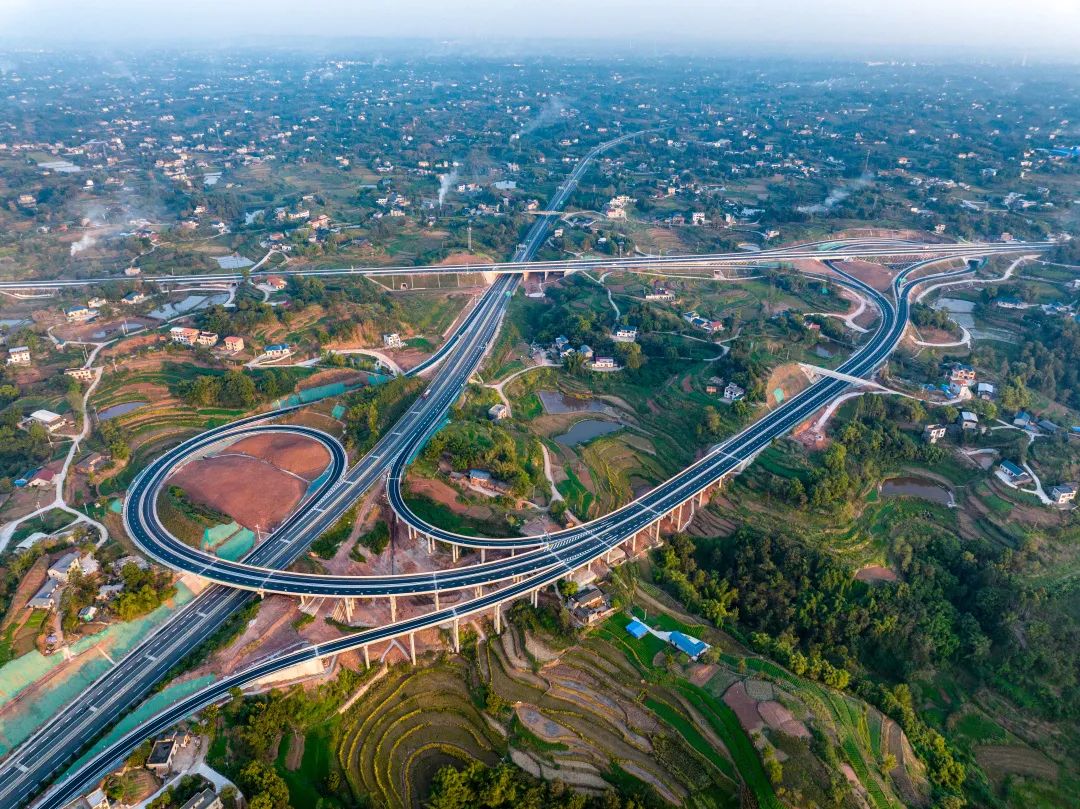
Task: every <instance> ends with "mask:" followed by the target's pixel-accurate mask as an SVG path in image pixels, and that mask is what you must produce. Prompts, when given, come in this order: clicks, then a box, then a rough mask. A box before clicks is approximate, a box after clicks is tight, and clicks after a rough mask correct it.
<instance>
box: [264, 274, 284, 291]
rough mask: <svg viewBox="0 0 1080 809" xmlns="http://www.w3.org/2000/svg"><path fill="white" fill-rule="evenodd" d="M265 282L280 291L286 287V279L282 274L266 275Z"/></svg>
mask: <svg viewBox="0 0 1080 809" xmlns="http://www.w3.org/2000/svg"><path fill="white" fill-rule="evenodd" d="M263 283H264V284H266V286H268V287H270V288H271V289H273V290H276V291H278V292H281V290H283V289H285V279H284V278H282V277H281V276H280V275H268V276H266V280H265V281H264V282H263Z"/></svg>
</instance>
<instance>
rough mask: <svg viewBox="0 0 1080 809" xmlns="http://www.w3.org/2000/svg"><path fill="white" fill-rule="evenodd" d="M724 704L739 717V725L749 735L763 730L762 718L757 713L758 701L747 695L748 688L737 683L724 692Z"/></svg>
mask: <svg viewBox="0 0 1080 809" xmlns="http://www.w3.org/2000/svg"><path fill="white" fill-rule="evenodd" d="M724 702H726V703H727V706H728V707H729V708H731V710H733V711H735V715H736V716H737V717H739V724H740V725H742V726H743V730H745V731H746V732H747V733H755V732H757V731H759V730H761V725H762V721H761V716H760V715H759V714H758V712H757V700H755V699H753V698H752V697H751V696H750V695H749V694H747V693H746V686H745V685H743V684H742V682H737V683H735V684H734V685H732V686H731V688H729V689H728V690H727V691H725V692H724Z"/></svg>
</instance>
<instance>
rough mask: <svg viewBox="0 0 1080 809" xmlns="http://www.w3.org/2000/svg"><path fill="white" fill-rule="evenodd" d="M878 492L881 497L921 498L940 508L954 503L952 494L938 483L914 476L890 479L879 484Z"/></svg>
mask: <svg viewBox="0 0 1080 809" xmlns="http://www.w3.org/2000/svg"><path fill="white" fill-rule="evenodd" d="M880 491H881V496H882V497H921V498H922V499H923V500H929V501H930V502H931V503H938V504H939V505H942V506H949V505H952V504H953V502H954V501H953V496H952V492H950V491H949V490H948V489H946V488H945V487H944V486H942V485H941V484H940V483H936V482H934V481H932V480H929V479H927V478H920V477H914V476H912V477H899V478H890V479H889V480H886V481H885V482H884V483H882V484H881V489H880Z"/></svg>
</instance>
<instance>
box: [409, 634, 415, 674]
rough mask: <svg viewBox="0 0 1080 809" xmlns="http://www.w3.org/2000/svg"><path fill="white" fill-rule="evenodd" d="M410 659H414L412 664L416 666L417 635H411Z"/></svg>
mask: <svg viewBox="0 0 1080 809" xmlns="http://www.w3.org/2000/svg"><path fill="white" fill-rule="evenodd" d="M409 657H410V658H412V664H413V665H414V666H415V665H416V633H415V632H410V633H409Z"/></svg>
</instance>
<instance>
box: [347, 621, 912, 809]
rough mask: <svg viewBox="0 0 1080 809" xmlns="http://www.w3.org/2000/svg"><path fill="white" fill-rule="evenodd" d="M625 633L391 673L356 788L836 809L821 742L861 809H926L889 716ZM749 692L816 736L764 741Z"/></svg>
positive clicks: (352, 720) (374, 709)
mask: <svg viewBox="0 0 1080 809" xmlns="http://www.w3.org/2000/svg"><path fill="white" fill-rule="evenodd" d="M659 617H660V616H656V615H655V614H654V615H653V618H652V620H653V622H654V623H655V622H656V620H657V619H658V618H659ZM663 617H664V618H668V616H663ZM669 620H671V621H674V619H669ZM625 623H626V618H625V617H624V616H621V615H620V616H615V617H613V618H612V619H610V620H609V621H607V622H606V623H604V624H602V625H600V626H599V627H597V628H596V629H594V630H593V631H591V632H590V633H588V634H586V635H584V636H583V637H582V638H581V639H580V640H579V642H577V643H576V644H573V645H571V646H569V647H567V648H565V649H563V650H562V651H559V652H555V651H553V650H552V649H551V648H550V647H551V644H552V641H553V639H552V638H546V637H535V636H532V635H526V634H525V633H523V631H522V629H521V628H520V627H519V626H516V625H514V624H511V625H510V626H508V627H507V629H506V631H504V632H503V633H502V634H501V635H499V636H491V637H488V638H487V639H484V640H481V641H480V642H479V643H477V644H476V645H475V646H469V645H466V648H465V653H464V654H463V655H460V656H447V655H442V656H440V657H438V658H437V659H435V660H434V661H433V662H431V663H429V665H427V666H424V667H421V668H417V669H413V668H410V667H407V666H398V667H396V668H392V669H390V670H389V671H388V673H387V674H386V675H385V676H383V677H382V678H381V679H379V680H378V681H377V682H375V683H374V684H373V685H371V686H370V688H369V689H368V690H367V691H366V692H364V693H363V694H362V695H361V696H360V697H359V698H358V699H356V700H355V702H354V703H353V704H352V705H351V706H350V707H349V709H348V710H347V711H345V713H344V715H343V716H342V718H341V719H342V721H341V723H340V730H339V731H337V732H336V733H335V741H334V742H333V743H334V744H335V745H336V758H337V764H338V766H339V767H340V769H341V771H342V772H343V773H344V775H345V779H346V781H347V783H348V786H349V788H350V789H351V791H352V792H353V794H354V796H356V797H357V798H359V797H360V796H365V795H366V796H370V799H371V801H372V803H373V805H378V806H387V807H416V806H420V805H421V804H422V801H423V799H424V796H425V795H426V794H427V791H428V788H429V786H430V783H431V780H432V778H433V776H434V774H435V772H436V771H437V770H438V769H439V768H440V767H442V766H444V765H446V764H458V765H460V764H462V763H465V762H468V761H472V760H479V761H483V762H486V763H488V764H491V763H493V762H495V761H498V760H500V759H504V758H507V757H508V758H510V759H511V760H512V761H513V762H514V763H516V764H517V765H518V766H519V767H521V768H522V769H524V770H526V771H528V772H530V773H532V774H533V775H535V776H538V777H542V778H545V779H556V778H557V779H559V780H561V781H563V782H565V783H567V784H568V785H571V786H572V787H574V788H575V789H578V790H581V791H584V792H591V793H593V794H599V793H602V792H603V791H605V790H607V789H609V788H612V787H617V788H619V789H621V790H627V789H631V790H637V791H639V792H651V793H653V794H654V795H656V796H658V797H659V798H661V799H663V800H665V801H667V802H669V803H673V804H677V805H687V806H695V807H735V806H739V805H746V804H747V802H751V803H753V804H754V805H757V806H759V807H762V808H763V809H781V807H783V806H785V805H800V802H801V801H803V800H804V799H809V800H814V801H815V802H819V803H820V802H821V801H823V800H824V798H825V792H824V790H825V789H826V788H827V786H828V769H827V768H826V767H825V765H824V764H823V763H822V762H821V761H820V760H818V759H817V758H816V757H815V754H814V753H812V752H811V746H810V745H809V743H808V742H809V734H808V733H807V732H806V730H805V727H806V726H809V727H812V728H815V729H816V730H817V732H819V733H820V734H822V735H823V737H824V738H826V739H829V740H830V743H831V744H832V746H833V747H834V749H835V750H836V752H837V754H838V756H839V757H840V760H841V762H843V763H845V764H846V765H847V766H849V767H850V769H851V770H852V771H853V776H854V778H855V779H856V780H857V785H856V786H854V788H853V790H852V794H851V795H850V796H849V798H848V801H850V805H851V806H852V807H855V806H859V805H865V806H867V807H869V809H887V808H888V807H901V806H904V805H905V802H904V801H902V800H901V799H900V797H898V793H906V796H907V797H911V798H914V799H915V801H916V802H918V801H920V800H921V799H922V790H923V788H924V787H923V784H922V776H921V765H919V763H918V762H917V761H915V760H913V759H911V760H906V759H905V758H904V757H903V756H902V752H903V751H902V749H899V748H896V745H897V744H900V745H901V748H902V747H903V745H905V744H906V742H905V741H904V740H903V737H902V734H899V733H898V728H896V726H895V725H894V724H893V723H892V722H891V721H890V720H888V719H885V718H884V717H882V716H881V715H880V714H879V713H877V712H876V711H874V710H869V709H867V708H866V706H864V705H863V704H862V703H859V702H857V701H855V700H852V699H850V698H848V697H846V696H844V695H842V694H840V693H838V692H833V691H831V690H829V689H827V688H824V687H823V686H820V685H817V684H815V683H811V682H809V681H806V680H803V679H802V678H798V677H795V676H794V675H792V674H791V673H790V672H787V671H785V670H783V669H781V668H780V667H778V666H776V665H774V664H771V663H769V662H767V661H764V660H761V659H758V658H742V657H729V658H726V659H725V660H724V661H722V662H721V663H720V664H718V665H713V666H708V667H706V666H703V665H701V664H693V663H688V662H687V661H685V660H684V661H682V662H679V661H677V660H675V661H673V660H672V659H671V658H670V656H667V655H665V654H663V653H664V652H665V651H667V650H668V648H669V647H667V645H666V644H665V643H664V641H662V640H660V639H659V638H657V637H655V636H652V635H647V636H646V637H645V638H642V639H640V640H636V639H634V638H632V637H630V636H629V635H627V634H626V633H625V631H624V624H625ZM676 623H677V622H676ZM673 625H674V624H673ZM697 629H699V630H700V629H703V628H702V627H698V628H697ZM712 631H714V630H712ZM703 673H704V674H705V677H704V678H703V677H702V676H701V675H702V674H703ZM696 683H703V684H702V685H697V684H696ZM734 684H738V685H739V687H740V688H742V687H744V686H745V692H744V693H749V694H751V695H752V697H753V699H760V700H762V701H763V702H767V703H768V704H769V705H771V706H777V707H776V708H775V709H774V710H775V711H776V712H780V713H784V714H786V715H789V716H790V717H792V718H790V719H789V720H788V721H789V723H790V725H791V727H793V728H795V729H798V728H802V731H801V732H802V734H803V735H800V732H799V731H798V730H792V731H791V732H786V731H781V730H778V729H777V728H776V727H770V726H768V725H767V724H765V723H762V726H760V727H758V728H757V729H756V730H753V732H751V729H748V728H747V727H745V726H744V723H743V722H742V719H741V715H739V716H737V715H736V711H735V710H733V709H732V707H730V706H729V705H728V704H727V703H726V701H725V698H724V694H725V692H726V691H727V690H728V689H729V688H731V687H732V686H733V685H734ZM758 704H763V703H758ZM762 715H763V716H765V714H764V713H763V714H762ZM784 727H785V728H787V727H788V725H785V726H784ZM893 737H895V738H893ZM770 751H771V752H770ZM888 752H893V753H894V755H896V757H897V761H898V762H900V763H898V764H897V767H896V770H895V771H894V773H893V774H892V777H890V776H889V775H885V774H883V773H882V772H881V762H882V761H884V757H885V754H886V753H888ZM898 752H899V753H901V755H897V753H898ZM774 755H775V756H777V757H778V758H780V759H782V760H783V761H784V776H783V778H782V780H781V781H776V782H775V783H774V781H773V780H770V776H769V774H767V772H766V768H765V766H764V763H763V761H764V759H765V758H766V757H767V756H774ZM908 758H909V759H910V758H911V757H910V755H909V756H908ZM905 765H906V766H905ZM775 777H776V775H775V774H774V778H775ZM857 796H861V797H857ZM848 801H845V804H844V805H845V806H847V805H849V803H848ZM792 802H794V803H792Z"/></svg>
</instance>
